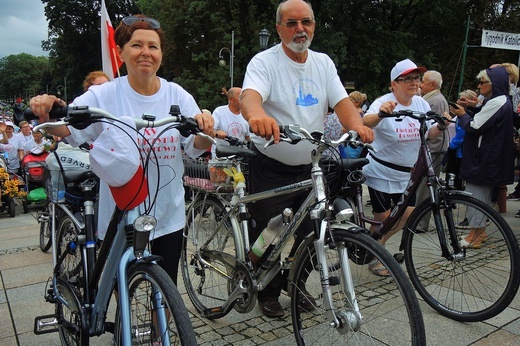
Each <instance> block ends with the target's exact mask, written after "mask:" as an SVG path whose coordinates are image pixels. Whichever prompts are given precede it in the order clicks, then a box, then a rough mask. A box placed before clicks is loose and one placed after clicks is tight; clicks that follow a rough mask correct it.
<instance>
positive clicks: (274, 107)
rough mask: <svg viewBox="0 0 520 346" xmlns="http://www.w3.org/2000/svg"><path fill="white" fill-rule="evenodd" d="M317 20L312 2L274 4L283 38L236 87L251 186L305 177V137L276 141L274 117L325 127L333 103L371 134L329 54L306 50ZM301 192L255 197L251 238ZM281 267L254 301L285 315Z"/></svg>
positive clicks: (368, 137)
mask: <svg viewBox="0 0 520 346" xmlns="http://www.w3.org/2000/svg"><path fill="white" fill-rule="evenodd" d="M315 28H316V22H315V20H314V12H313V10H312V7H311V5H310V3H308V2H306V1H303V0H288V1H284V2H282V3H281V4H280V5H279V6H278V10H277V12H276V30H277V32H278V35H279V37H280V41H281V43H280V44H278V45H276V46H274V47H272V48H270V49H268V50H266V51H263V52H261V53H259V54H257V55H256V56H255V57H254V58H253V59H252V60H251V61H250V63H249V65H248V66H247V71H246V75H245V78H244V83H243V86H242V90H243V91H242V94H241V109H242V115H243V116H244V118H245V119H246V120H247V121H248V122H249V125H250V127H251V131H252V132H253V133H254V135H252V136H251V140H252V143H253V144H252V149H253V150H255V151H256V152H257V157H256V158H255V159H254V160H251V162H250V169H249V181H250V184H249V186H250V192H252V193H254V192H260V191H265V190H268V189H271V188H276V187H280V186H283V185H287V184H291V183H296V182H300V181H302V180H304V179H309V178H310V169H311V164H310V163H311V155H310V153H311V149H312V148H313V145H312V144H310V143H309V142H308V141H301V142H299V143H298V144H296V145H291V144H287V143H278V141H279V138H280V132H279V128H278V125H289V124H298V125H300V126H301V127H303V128H305V129H307V130H310V131H323V130H324V119H325V116H326V114H327V111H328V108H329V107H330V108H332V109H334V112H335V113H336V114H337V115H338V118H339V120H340V122H341V125H342V126H343V127H344V128H345V129H346V130H347V131H348V130H355V131H357V132H358V133H359V135H360V136H361V139H362V140H363V141H364V142H366V143H370V142H372V140H373V138H374V136H373V132H372V130H371V129H370V128H368V127H365V126H364V125H363V122H362V120H361V117H360V116H359V113H358V111H357V110H356V107H355V106H354V105H353V104H352V102H351V101H350V99H349V98H348V94H347V92H346V91H345V88H344V87H343V85H342V84H341V81H340V79H339V77H338V73H337V70H336V67H335V66H334V63H333V62H332V60H331V59H330V58H329V57H328V56H327V55H326V54H323V53H318V52H315V51H312V50H309V49H308V48H309V46H310V44H311V41H312V38H313V37H314V30H315ZM271 137H274V139H275V143H278V144H276V145H273V146H270V147H269V148H267V149H264V147H263V146H264V144H265V143H266V140H269V139H270V138H271ZM304 198H305V193H304V194H303V195H302V194H296V195H294V194H291V195H287V196H281V197H277V198H276V199H275V200H273V199H272V198H271V199H267V200H263V201H257V202H256V203H254V204H252V205H251V207H250V209H249V211H250V213H251V217H252V220H253V222H252V227H251V235H250V239H251V241H253V242H254V241H255V240H256V238H257V237H258V236H259V234H260V233H261V232H262V230H263V229H264V228H265V227H266V225H267V223H268V222H269V220H270V219H271V218H272V217H273V216H276V215H280V214H281V213H282V211H283V210H284V208H292V209H293V210H294V211H296V210H297V209H298V208H299V207H300V205H301V203H302V202H303V199H304ZM310 232H312V223H311V221H310V218H309V216H308V215H307V216H306V217H305V220H304V221H303V223H302V225H301V226H300V227H299V229H298V230H297V232H296V233H297V235H296V239H295V242H294V246H293V248H292V249H291V252H290V254H289V256H292V255H294V252H295V251H296V249H297V246H298V245H299V244H300V242H301V241H302V240H303V239H304V237H305V236H306V235H307V234H309V233H310ZM284 274H285V275H282V274H281V273H279V274H278V275H277V276H276V277H275V278H274V279H273V280H272V281H271V283H270V284H269V285H268V286H267V287H266V288H265V289H264V290H262V291H260V292H258V302H259V305H260V308H261V309H262V312H263V314H264V315H265V316H267V317H271V318H275V317H282V316H283V315H284V311H283V308H282V306H281V305H280V303H279V302H278V297H279V295H280V292H281V290H282V288H286V287H287V282H286V277H287V273H284ZM305 297H306V299H302V301H300V302H299V304H300V305H301V306H302V307H304V308H305V309H308V310H312V309H313V308H314V304H315V302H314V299H313V298H312V297H311V296H310V295H308V294H305Z"/></svg>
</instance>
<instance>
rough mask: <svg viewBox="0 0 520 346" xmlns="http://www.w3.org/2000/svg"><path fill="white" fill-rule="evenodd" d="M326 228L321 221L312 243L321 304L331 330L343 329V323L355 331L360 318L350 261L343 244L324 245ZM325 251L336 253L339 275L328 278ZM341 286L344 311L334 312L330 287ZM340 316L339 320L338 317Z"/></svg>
mask: <svg viewBox="0 0 520 346" xmlns="http://www.w3.org/2000/svg"><path fill="white" fill-rule="evenodd" d="M327 228H328V222H327V221H326V220H323V221H322V222H321V226H320V235H319V238H318V239H317V240H315V241H314V248H315V249H316V259H317V262H318V263H317V264H318V269H319V271H320V278H321V287H322V290H323V304H324V308H325V311H326V316H327V320H328V321H330V322H329V323H330V326H331V327H333V328H338V329H340V330H341V329H344V328H343V327H344V323H348V324H349V330H353V331H357V330H359V328H360V327H361V322H362V317H361V313H360V311H359V306H358V304H357V298H356V294H355V291H354V281H353V279H352V271H351V268H350V261H349V256H348V249H347V247H346V246H345V243H343V242H340V243H335V242H332V243H331V245H333V246H332V248H331V247H329V246H328V245H325V233H326V231H327ZM326 250H333V251H337V253H338V260H339V263H337V264H336V263H334V265H339V268H340V275H341V277H339V278H338V277H337V276H330V273H329V263H328V262H327V256H326V254H325V251H326ZM336 285H343V286H344V292H345V297H344V299H345V300H346V302H347V304H346V307H347V308H346V310H345V311H336V310H335V307H334V304H333V297H332V289H331V286H336ZM340 315H341V316H342V317H343V318H341V320H340V317H339V316H340Z"/></svg>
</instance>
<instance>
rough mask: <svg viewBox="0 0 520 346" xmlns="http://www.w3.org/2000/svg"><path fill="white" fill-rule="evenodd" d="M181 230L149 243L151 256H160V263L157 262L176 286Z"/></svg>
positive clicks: (180, 248)
mask: <svg viewBox="0 0 520 346" xmlns="http://www.w3.org/2000/svg"><path fill="white" fill-rule="evenodd" d="M182 237H183V234H182V230H180V231H177V232H173V233H169V234H165V235H163V236H161V237H159V238H155V239H154V240H152V241H151V242H150V243H151V246H152V248H151V250H152V254H154V255H157V256H161V257H162V261H159V262H157V264H159V266H160V267H161V268H163V269H164V271H165V272H166V273H168V275H169V276H170V277H171V278H172V281H173V283H174V284H175V286H177V273H178V271H179V260H180V258H181V250H182Z"/></svg>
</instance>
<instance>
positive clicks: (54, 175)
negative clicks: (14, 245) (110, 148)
mask: <svg viewBox="0 0 520 346" xmlns="http://www.w3.org/2000/svg"><path fill="white" fill-rule="evenodd" d="M62 146H66V145H65V144H63V143H58V144H57V147H56V148H55V149H54V150H53V151H52V152H51V153H50V157H49V158H48V159H46V163H45V174H44V176H46V181H45V182H44V184H43V185H44V186H45V187H46V188H47V199H46V200H45V202H44V204H43V207H42V209H41V210H40V211H39V212H38V214H37V218H36V219H37V220H38V223H39V225H40V237H39V244H40V250H41V251H42V252H47V251H48V250H49V249H50V248H51V244H52V234H53V233H55V232H56V226H57V225H59V224H60V220H61V219H62V218H63V217H64V216H68V217H69V218H70V217H72V218H73V219H76V220H75V221H76V222H74V223H75V224H76V226H77V227H78V228H79V229H81V228H83V227H84V225H82V223H83V217H82V215H81V213H82V212H83V211H84V200H85V199H89V200H91V201H92V203H93V204H95V202H96V200H94V196H90V195H89V196H87V194H89V193H90V191H92V190H95V191H97V188H98V187H99V185H97V184H96V182H94V181H92V179H94V175H93V173H92V172H91V171H90V170H89V169H88V168H89V159H88V152H87V151H86V150H84V149H82V148H72V147H70V148H67V149H68V150H63V151H62V149H61V148H62ZM62 159H63V160H64V161H69V162H71V161H75V162H78V163H81V166H80V165H70V166H67V167H63V164H62V163H61V160H62ZM52 179H54V180H57V179H63V183H64V186H66V187H67V188H66V189H65V190H63V192H61V193H60V195H59V196H58V192H57V191H52V186H53V182H52ZM56 185H57V184H56V183H54V187H56ZM96 210H97V209H96ZM53 215H54V216H53ZM54 264H55V263H54Z"/></svg>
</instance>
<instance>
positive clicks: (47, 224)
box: [38, 201, 52, 252]
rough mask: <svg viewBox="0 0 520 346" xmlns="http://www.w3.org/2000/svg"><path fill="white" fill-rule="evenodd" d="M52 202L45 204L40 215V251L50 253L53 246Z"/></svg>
mask: <svg viewBox="0 0 520 346" xmlns="http://www.w3.org/2000/svg"><path fill="white" fill-rule="evenodd" d="M51 217H52V215H51V210H50V201H47V202H45V205H44V206H43V210H42V211H41V212H40V213H39V215H38V222H39V223H40V250H42V251H43V252H47V251H49V249H50V248H51V245H52V220H51Z"/></svg>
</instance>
